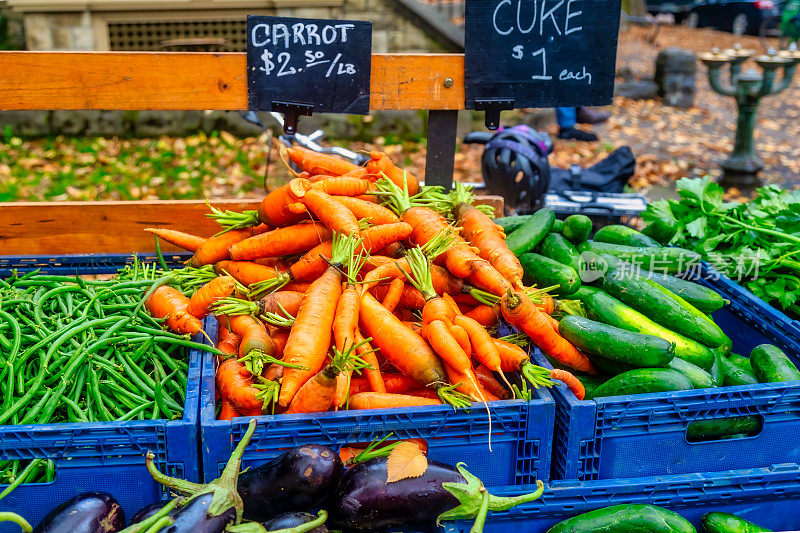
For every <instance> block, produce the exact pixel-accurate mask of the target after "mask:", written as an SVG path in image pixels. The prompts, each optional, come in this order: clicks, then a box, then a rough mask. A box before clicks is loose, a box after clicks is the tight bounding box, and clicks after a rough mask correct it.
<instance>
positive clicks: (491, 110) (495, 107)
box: [475, 98, 514, 130]
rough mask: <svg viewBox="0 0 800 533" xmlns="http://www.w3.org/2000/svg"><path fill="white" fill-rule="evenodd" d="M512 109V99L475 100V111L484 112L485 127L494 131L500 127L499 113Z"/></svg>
mask: <svg viewBox="0 0 800 533" xmlns="http://www.w3.org/2000/svg"><path fill="white" fill-rule="evenodd" d="M507 109H514V99H513V98H476V99H475V111H485V112H486V120H485V122H486V127H487V128H489V129H490V130H496V129H497V128H498V127H499V126H500V111H504V110H507Z"/></svg>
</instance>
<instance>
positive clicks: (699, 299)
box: [636, 269, 727, 314]
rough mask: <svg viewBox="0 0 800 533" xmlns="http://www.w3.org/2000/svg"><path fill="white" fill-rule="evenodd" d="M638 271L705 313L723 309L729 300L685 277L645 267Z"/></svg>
mask: <svg viewBox="0 0 800 533" xmlns="http://www.w3.org/2000/svg"><path fill="white" fill-rule="evenodd" d="M636 273H637V274H640V275H642V276H644V277H646V278H648V279H651V280H653V281H655V282H656V283H658V284H659V285H661V286H662V287H664V288H665V289H667V290H669V291H670V292H672V293H674V294H677V295H678V296H680V297H681V298H683V299H684V300H686V301H687V302H689V303H690V304H692V305H693V306H695V307H696V308H697V309H698V310H699V311H701V312H703V313H705V314H710V313H713V312H714V311H717V310H718V309H721V308H722V306H723V305H725V303H726V301H727V300H725V299H724V298H723V297H722V296H720V295H719V293H718V292H716V291H713V290H711V289H709V288H708V287H703V286H702V285H698V284H697V283H692V282H691V281H686V280H685V279H681V278H676V277H675V276H669V275H666V274H660V273H658V272H651V271H649V270H645V269H638V270H637V271H636Z"/></svg>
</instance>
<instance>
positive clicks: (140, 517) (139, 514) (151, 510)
mask: <svg viewBox="0 0 800 533" xmlns="http://www.w3.org/2000/svg"><path fill="white" fill-rule="evenodd" d="M165 505H167V502H166V501H161V502H155V503H151V504H150V505H145V506H144V507H142V508H141V509H139V510H138V511H136V514H135V515H133V518H131V522H130V523H131V524H136V523H137V522H143V521H145V520H147V519H148V518H150V517H151V516H153V515H154V514H156V513H157V512H159V511H160V510H161V508H162V507H164V506H165Z"/></svg>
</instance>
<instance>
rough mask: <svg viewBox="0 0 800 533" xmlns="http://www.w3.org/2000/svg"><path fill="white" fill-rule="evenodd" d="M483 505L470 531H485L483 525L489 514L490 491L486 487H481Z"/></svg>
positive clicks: (477, 532)
mask: <svg viewBox="0 0 800 533" xmlns="http://www.w3.org/2000/svg"><path fill="white" fill-rule="evenodd" d="M480 492H482V493H483V495H482V496H481V506H480V508H479V509H478V516H476V517H475V523H474V524H473V525H472V528H470V530H469V533H483V526H485V525H486V515H488V514H489V496H490V494H489V491H488V490H486V487H481V488H480Z"/></svg>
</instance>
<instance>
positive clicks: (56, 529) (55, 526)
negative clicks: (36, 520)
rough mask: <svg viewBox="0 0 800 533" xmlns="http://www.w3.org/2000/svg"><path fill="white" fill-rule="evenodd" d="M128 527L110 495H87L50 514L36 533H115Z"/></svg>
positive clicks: (87, 493) (79, 496)
mask: <svg viewBox="0 0 800 533" xmlns="http://www.w3.org/2000/svg"><path fill="white" fill-rule="evenodd" d="M124 527H125V514H124V513H123V512H122V508H121V507H120V506H119V503H117V500H115V499H114V497H113V496H111V495H110V494H106V493H105V492H85V493H83V494H79V495H78V496H75V497H74V498H72V499H71V500H69V501H66V502H64V503H62V504H61V505H59V506H58V507H56V508H55V509H53V510H52V511H50V514H48V515H47V516H45V517H44V520H42V521H41V523H40V524H39V525H38V526H36V529H34V530H33V531H34V533H113V532H115V531H121V530H122V529H123V528H124Z"/></svg>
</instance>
